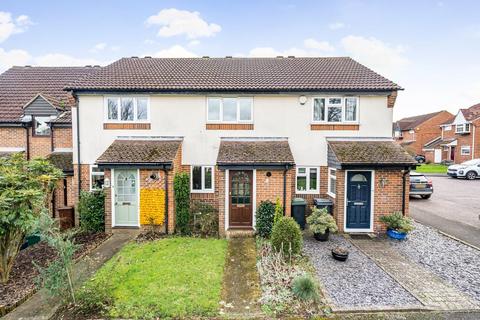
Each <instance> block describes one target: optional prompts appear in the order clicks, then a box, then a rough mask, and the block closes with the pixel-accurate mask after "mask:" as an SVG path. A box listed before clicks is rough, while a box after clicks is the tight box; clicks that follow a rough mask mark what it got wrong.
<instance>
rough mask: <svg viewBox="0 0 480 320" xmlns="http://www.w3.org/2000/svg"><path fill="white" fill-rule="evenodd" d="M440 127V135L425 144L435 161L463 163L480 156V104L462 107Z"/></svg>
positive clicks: (425, 149) (427, 151) (424, 148)
mask: <svg viewBox="0 0 480 320" xmlns="http://www.w3.org/2000/svg"><path fill="white" fill-rule="evenodd" d="M440 129H441V132H440V135H439V136H437V137H436V138H434V139H432V140H431V141H429V142H427V143H426V144H425V145H424V146H423V150H424V152H425V153H426V154H427V153H428V154H431V155H433V158H434V162H442V161H447V162H452V163H462V162H464V161H467V160H471V159H476V158H480V104H476V105H474V106H471V107H470V108H468V109H460V110H459V111H458V113H457V115H456V116H455V117H452V118H451V119H449V120H448V121H445V122H444V123H442V124H441V125H440Z"/></svg>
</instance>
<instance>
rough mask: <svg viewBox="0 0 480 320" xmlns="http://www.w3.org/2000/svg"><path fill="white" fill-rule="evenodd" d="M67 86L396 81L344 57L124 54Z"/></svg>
mask: <svg viewBox="0 0 480 320" xmlns="http://www.w3.org/2000/svg"><path fill="white" fill-rule="evenodd" d="M66 89H74V90H103V91H114V90H124V91H128V90H132V91H268V92H269V91H273V92H275V91H328V90H335V91H391V90H398V89H401V88H400V87H399V86H398V85H397V84H395V83H393V82H392V81H390V80H388V79H386V78H384V77H382V76H381V75H379V74H377V73H375V72H374V71H372V70H370V69H369V68H367V67H365V66H363V65H361V64H360V63H358V62H356V61H355V60H353V59H351V58H348V57H331V58H294V57H293V58H148V57H146V58H123V59H120V60H118V61H116V62H114V63H112V64H110V65H108V66H106V67H103V68H101V69H98V70H97V71H96V72H94V73H92V74H91V75H89V76H87V77H85V78H83V79H80V80H78V81H74V82H73V83H71V84H69V85H68V86H67V87H66Z"/></svg>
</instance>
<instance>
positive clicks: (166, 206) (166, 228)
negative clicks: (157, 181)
mask: <svg viewBox="0 0 480 320" xmlns="http://www.w3.org/2000/svg"><path fill="white" fill-rule="evenodd" d="M163 172H165V233H166V234H167V235H168V170H167V169H163Z"/></svg>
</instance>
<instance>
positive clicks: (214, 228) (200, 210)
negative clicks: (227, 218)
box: [190, 201, 218, 237]
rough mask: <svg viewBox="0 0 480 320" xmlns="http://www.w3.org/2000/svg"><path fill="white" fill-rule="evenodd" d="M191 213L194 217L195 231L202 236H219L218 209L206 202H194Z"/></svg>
mask: <svg viewBox="0 0 480 320" xmlns="http://www.w3.org/2000/svg"><path fill="white" fill-rule="evenodd" d="M190 213H191V214H192V216H193V218H192V220H193V233H194V234H198V235H201V236H202V237H216V236H218V210H217V209H215V208H214V207H213V206H212V205H211V204H209V203H205V202H198V201H196V202H194V203H193V205H192V207H191V209H190Z"/></svg>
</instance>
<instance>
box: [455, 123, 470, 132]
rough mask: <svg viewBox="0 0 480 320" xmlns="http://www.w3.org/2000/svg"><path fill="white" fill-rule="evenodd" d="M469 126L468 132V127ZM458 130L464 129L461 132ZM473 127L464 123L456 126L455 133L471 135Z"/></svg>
mask: <svg viewBox="0 0 480 320" xmlns="http://www.w3.org/2000/svg"><path fill="white" fill-rule="evenodd" d="M467 126H468V130H467V129H466V127H467ZM458 128H462V131H459V130H458ZM470 130H471V126H470V123H462V124H457V125H455V133H470Z"/></svg>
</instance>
